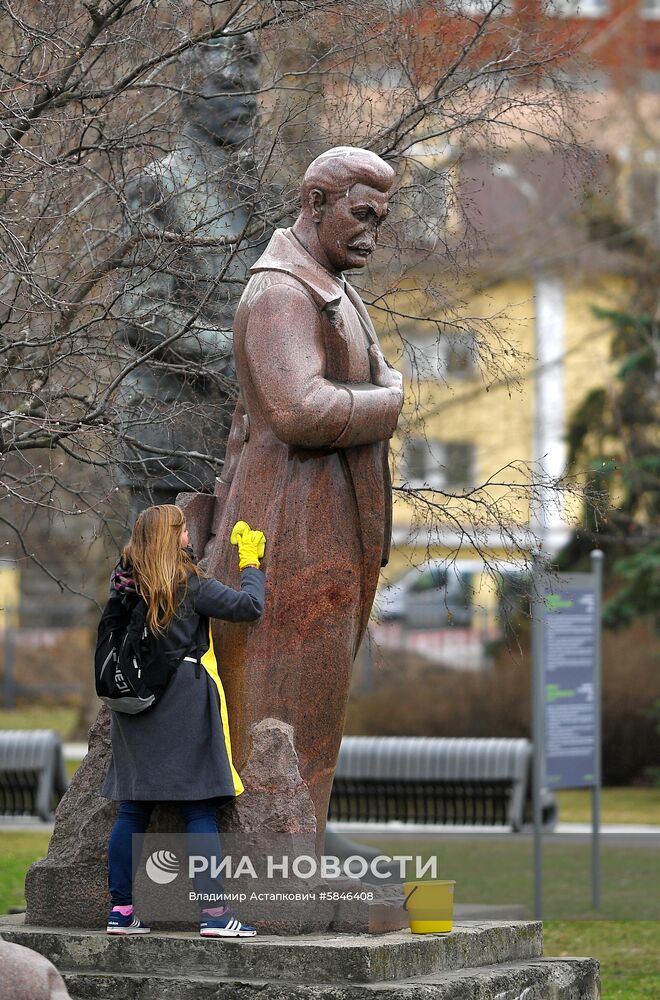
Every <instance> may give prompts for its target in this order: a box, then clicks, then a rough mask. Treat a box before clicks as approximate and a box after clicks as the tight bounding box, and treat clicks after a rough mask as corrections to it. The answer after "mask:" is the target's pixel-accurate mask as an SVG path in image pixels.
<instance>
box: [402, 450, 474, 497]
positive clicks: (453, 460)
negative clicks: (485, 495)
mask: <svg viewBox="0 0 660 1000" xmlns="http://www.w3.org/2000/svg"><path fill="white" fill-rule="evenodd" d="M403 465H404V469H403V471H404V477H405V478H406V480H407V481H408V483H409V485H410V486H412V487H421V486H427V487H431V488H433V489H438V490H440V489H441V490H447V491H452V490H462V489H466V488H469V487H470V486H472V485H474V479H475V446H474V444H473V443H472V442H471V441H438V440H435V439H429V440H427V439H426V438H423V437H413V438H410V440H409V441H407V442H406V445H405V448H404V463H403Z"/></svg>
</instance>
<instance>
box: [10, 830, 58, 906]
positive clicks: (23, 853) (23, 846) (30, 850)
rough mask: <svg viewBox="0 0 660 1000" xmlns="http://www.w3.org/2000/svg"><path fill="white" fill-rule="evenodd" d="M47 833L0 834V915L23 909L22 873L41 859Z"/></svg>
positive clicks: (43, 855) (48, 836)
mask: <svg viewBox="0 0 660 1000" xmlns="http://www.w3.org/2000/svg"><path fill="white" fill-rule="evenodd" d="M49 840H50V833H49V832H44V833H12V832H10V831H8V830H1V831H0V913H7V911H8V910H9V908H10V907H12V906H25V893H24V884H25V873H26V871H27V870H28V868H29V867H30V865H31V864H32V862H33V861H36V860H37V859H38V858H45V857H46V853H47V851H48V842H49Z"/></svg>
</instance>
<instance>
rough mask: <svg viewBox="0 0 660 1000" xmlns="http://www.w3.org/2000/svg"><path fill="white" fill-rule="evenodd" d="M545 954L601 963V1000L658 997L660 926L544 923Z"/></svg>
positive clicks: (648, 922) (650, 923) (652, 999)
mask: <svg viewBox="0 0 660 1000" xmlns="http://www.w3.org/2000/svg"><path fill="white" fill-rule="evenodd" d="M543 939H544V942H545V949H544V950H545V954H546V955H552V956H555V957H561V956H562V955H589V956H591V957H592V958H597V959H598V961H599V962H600V974H601V984H602V997H603V1000H656V998H657V997H660V925H659V924H658V923H657V922H656V921H653V920H631V921H609V920H594V921H579V922H564V921H553V920H550V921H547V922H546V923H544V925H543Z"/></svg>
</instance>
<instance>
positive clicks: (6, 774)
mask: <svg viewBox="0 0 660 1000" xmlns="http://www.w3.org/2000/svg"><path fill="white" fill-rule="evenodd" d="M68 787H69V779H68V776H67V772H66V767H65V764H64V754H63V752H62V741H61V739H60V737H59V735H58V734H57V733H56V732H54V731H53V730H50V729H16V730H8V731H3V732H0V816H39V817H40V818H41V819H42V820H44V821H48V820H51V819H52V818H53V813H54V811H55V808H56V806H57V803H58V802H59V801H60V799H61V798H62V796H63V795H64V793H65V792H66V790H67V788H68Z"/></svg>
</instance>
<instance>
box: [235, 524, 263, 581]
mask: <svg viewBox="0 0 660 1000" xmlns="http://www.w3.org/2000/svg"><path fill="white" fill-rule="evenodd" d="M229 540H230V542H231V544H232V545H237V546H238V568H239V569H240V570H244V569H245V567H246V566H256V567H257V569H258V568H259V561H260V560H261V559H262V557H263V554H264V552H265V550H266V536H265V535H264V533H263V531H253V530H252V528H251V527H250V525H249V524H248V523H247V521H237V522H236V524H235V525H234V527H233V528H232V529H231V535H230V539H229Z"/></svg>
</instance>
